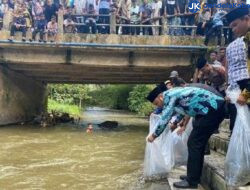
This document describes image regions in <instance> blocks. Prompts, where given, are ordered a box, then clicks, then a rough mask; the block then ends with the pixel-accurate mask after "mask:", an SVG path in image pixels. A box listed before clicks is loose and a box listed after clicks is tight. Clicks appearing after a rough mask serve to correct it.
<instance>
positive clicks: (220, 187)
mask: <svg viewBox="0 0 250 190" xmlns="http://www.w3.org/2000/svg"><path fill="white" fill-rule="evenodd" d="M224 162H225V156H223V155H221V154H218V153H215V152H213V151H211V155H208V156H205V160H204V166H203V171H202V178H201V184H202V186H203V187H204V188H205V189H207V190H249V189H250V186H244V187H238V188H235V189H230V188H228V187H227V185H226V182H225V178H224Z"/></svg>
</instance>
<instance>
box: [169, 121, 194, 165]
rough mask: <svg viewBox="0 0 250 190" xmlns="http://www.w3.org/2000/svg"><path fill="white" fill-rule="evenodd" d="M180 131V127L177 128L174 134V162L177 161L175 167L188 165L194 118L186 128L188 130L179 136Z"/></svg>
mask: <svg viewBox="0 0 250 190" xmlns="http://www.w3.org/2000/svg"><path fill="white" fill-rule="evenodd" d="M178 130H179V127H178V128H176V129H175V130H174V131H173V133H172V141H173V147H174V161H175V166H182V165H186V164H187V159H188V147H187V141H188V138H189V135H190V133H191V131H192V130H193V126H192V118H191V119H190V120H189V122H188V124H187V126H186V130H185V131H184V132H183V133H182V134H181V135H178V134H177V131H178Z"/></svg>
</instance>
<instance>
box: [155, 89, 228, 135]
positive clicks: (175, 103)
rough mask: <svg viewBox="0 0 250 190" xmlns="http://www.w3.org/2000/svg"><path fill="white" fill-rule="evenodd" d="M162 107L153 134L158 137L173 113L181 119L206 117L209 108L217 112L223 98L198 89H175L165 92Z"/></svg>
mask: <svg viewBox="0 0 250 190" xmlns="http://www.w3.org/2000/svg"><path fill="white" fill-rule="evenodd" d="M163 96H164V100H163V101H164V105H163V111H162V115H161V121H160V122H159V124H158V126H157V128H156V130H155V132H154V133H153V134H154V135H155V136H156V137H158V136H159V135H160V134H161V133H162V132H163V131H164V129H165V128H166V124H167V123H168V122H169V120H170V119H171V117H172V115H173V114H174V113H179V114H181V115H182V116H183V117H184V115H188V116H191V117H195V116H197V115H206V114H207V113H208V112H209V110H210V109H211V108H213V109H215V110H217V109H218V108H219V107H220V105H221V104H222V103H223V102H224V98H223V97H221V96H218V95H216V94H214V93H212V92H210V91H208V90H205V89H202V88H198V87H191V86H190V87H176V88H173V89H170V90H168V91H165V92H164V93H163Z"/></svg>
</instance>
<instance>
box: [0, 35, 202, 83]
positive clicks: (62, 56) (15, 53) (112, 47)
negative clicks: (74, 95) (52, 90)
mask: <svg viewBox="0 0 250 190" xmlns="http://www.w3.org/2000/svg"><path fill="white" fill-rule="evenodd" d="M204 51H206V47H203V46H177V45H132V44H100V43H56V44H50V43H48V44H41V43H36V42H32V43H29V42H26V43H23V42H15V43H9V42H7V41H4V40H3V41H0V64H1V65H2V67H5V68H8V69H11V70H13V71H16V72H19V73H22V74H24V75H26V76H29V77H32V78H34V79H36V80H39V81H43V82H45V83H48V82H51V83H98V84H100V83H156V82H160V81H164V80H166V78H167V77H168V75H169V72H170V71H171V70H173V69H177V70H178V71H179V72H180V74H181V75H183V76H185V77H186V78H188V77H190V76H191V74H192V72H187V69H188V70H189V71H191V69H190V68H191V67H192V65H191V62H192V59H195V58H196V57H197V56H199V55H200V54H201V53H202V52H204ZM185 77H184V78H185Z"/></svg>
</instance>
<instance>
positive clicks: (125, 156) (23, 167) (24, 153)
mask: <svg viewBox="0 0 250 190" xmlns="http://www.w3.org/2000/svg"><path fill="white" fill-rule="evenodd" d="M106 120H115V121H118V122H119V128H118V129H116V130H114V131H102V130H98V129H97V127H94V128H95V130H94V132H93V133H92V134H88V133H86V132H85V130H86V128H85V126H86V124H87V123H88V122H91V123H94V124H97V123H100V122H103V121H106ZM147 131H148V121H147V120H146V119H145V118H142V117H137V116H135V115H134V114H131V113H127V112H123V111H116V110H107V109H101V108H89V109H87V110H86V111H85V113H83V121H82V123H81V126H75V125H70V124H63V125H57V126H55V127H51V128H40V127H37V126H28V125H24V126H5V127H0V155H1V156H0V189H1V190H5V189H6V190H12V189H13V190H21V189H27V190H33V189H34V190H38V189H39V190H42V189H46V190H47V189H48V190H50V189H60V190H61V189H70V190H74V189H77V190H78V189H79V190H109V189H112V190H113V189H117V190H120V189H126V190H127V189H135V190H137V189H150V190H152V189H155V190H156V189H157V190H159V189H161V188H164V189H166V187H165V185H164V186H159V184H158V183H145V182H144V180H143V178H142V171H143V170H142V168H143V159H144V150H145V137H146V135H147ZM160 187H161V188H160Z"/></svg>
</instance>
